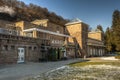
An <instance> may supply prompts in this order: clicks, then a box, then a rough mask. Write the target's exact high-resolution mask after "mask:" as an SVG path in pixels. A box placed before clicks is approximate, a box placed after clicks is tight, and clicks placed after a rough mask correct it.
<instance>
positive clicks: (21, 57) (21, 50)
mask: <svg viewBox="0 0 120 80" xmlns="http://www.w3.org/2000/svg"><path fill="white" fill-rule="evenodd" d="M24 54H25V50H24V48H18V61H17V62H18V63H23V62H24V60H25V57H24Z"/></svg>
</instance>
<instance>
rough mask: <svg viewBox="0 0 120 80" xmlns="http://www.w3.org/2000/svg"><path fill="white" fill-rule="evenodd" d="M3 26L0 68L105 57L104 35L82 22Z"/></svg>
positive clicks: (0, 31)
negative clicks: (7, 65)
mask: <svg viewBox="0 0 120 80" xmlns="http://www.w3.org/2000/svg"><path fill="white" fill-rule="evenodd" d="M0 23H1V25H0V64H3V63H22V62H31V61H32V62H37V61H44V60H46V61H54V60H55V61H56V60H61V59H66V58H76V57H91V56H102V55H104V42H103V41H102V36H101V33H100V32H94V33H93V32H88V27H89V26H88V25H87V24H86V23H84V22H82V21H81V20H79V19H75V20H72V21H71V22H68V23H67V24H65V26H63V25H58V24H56V23H53V22H51V21H49V20H48V19H42V20H34V21H32V22H26V21H19V22H16V23H12V22H6V21H3V20H0ZM93 35H94V36H95V35H99V36H96V37H93Z"/></svg>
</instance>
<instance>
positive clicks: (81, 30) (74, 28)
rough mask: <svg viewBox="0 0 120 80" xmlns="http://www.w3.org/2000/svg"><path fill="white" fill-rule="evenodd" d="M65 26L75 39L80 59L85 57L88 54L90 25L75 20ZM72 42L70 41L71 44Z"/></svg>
mask: <svg viewBox="0 0 120 80" xmlns="http://www.w3.org/2000/svg"><path fill="white" fill-rule="evenodd" d="M65 25H66V29H67V31H68V34H69V35H70V36H72V37H74V38H73V41H74V43H75V45H76V53H77V54H79V56H80V57H85V56H86V54H87V38H88V25H87V24H85V23H83V22H82V21H81V20H79V19H74V20H72V21H70V22H69V23H67V24H65ZM71 41H72V40H69V42H71ZM77 56H78V55H77Z"/></svg>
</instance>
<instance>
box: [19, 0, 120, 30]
mask: <svg viewBox="0 0 120 80" xmlns="http://www.w3.org/2000/svg"><path fill="white" fill-rule="evenodd" d="M19 1H23V2H25V3H26V4H29V3H33V4H36V5H39V6H41V7H43V8H47V9H48V10H49V11H50V12H55V13H56V14H57V15H60V16H62V17H63V18H65V19H70V20H71V19H74V18H79V19H80V20H82V21H83V22H84V23H87V24H88V25H89V26H90V27H91V28H93V29H95V28H96V26H97V25H101V26H102V27H103V29H104V31H105V29H106V28H107V27H110V26H111V24H112V14H113V12H114V10H120V0H19Z"/></svg>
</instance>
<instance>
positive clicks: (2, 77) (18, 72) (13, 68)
mask: <svg viewBox="0 0 120 80" xmlns="http://www.w3.org/2000/svg"><path fill="white" fill-rule="evenodd" d="M77 61H82V59H80V58H77V59H69V60H64V61H56V62H39V63H33V62H28V63H23V64H11V65H0V80H24V79H25V78H28V77H32V76H35V75H38V74H41V73H44V72H48V71H50V70H53V69H55V68H59V67H62V66H65V65H67V64H69V63H73V62H77Z"/></svg>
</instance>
